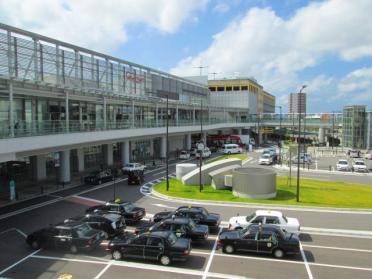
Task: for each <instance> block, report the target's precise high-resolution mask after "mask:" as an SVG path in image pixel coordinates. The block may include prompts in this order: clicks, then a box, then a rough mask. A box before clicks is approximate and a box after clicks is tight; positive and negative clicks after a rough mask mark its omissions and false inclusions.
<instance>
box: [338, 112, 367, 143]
mask: <svg viewBox="0 0 372 279" xmlns="http://www.w3.org/2000/svg"><path fill="white" fill-rule="evenodd" d="M369 115H370V114H369ZM342 119H343V126H342V129H343V145H344V146H345V147H351V148H360V149H364V148H366V146H367V137H370V135H369V134H370V132H369V133H368V132H367V128H368V127H367V113H366V106H357V105H354V106H345V107H344V110H343V117H342Z"/></svg>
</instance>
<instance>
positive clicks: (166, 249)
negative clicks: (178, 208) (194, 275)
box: [106, 231, 191, 266]
mask: <svg viewBox="0 0 372 279" xmlns="http://www.w3.org/2000/svg"><path fill="white" fill-rule="evenodd" d="M106 250H108V251H110V253H111V255H112V258H113V259H115V260H121V259H123V258H134V259H145V260H154V261H159V262H160V263H161V264H162V265H165V266H167V265H170V264H171V263H172V262H173V261H186V260H187V258H188V257H189V255H190V251H191V240H190V239H187V238H178V237H177V236H176V235H175V234H174V233H173V232H170V231H161V232H160V231H159V232H151V233H143V234H140V235H138V236H136V237H128V236H122V237H120V238H115V239H114V240H112V241H110V242H109V243H108V246H107V248H106Z"/></svg>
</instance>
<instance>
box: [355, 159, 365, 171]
mask: <svg viewBox="0 0 372 279" xmlns="http://www.w3.org/2000/svg"><path fill="white" fill-rule="evenodd" d="M353 170H354V171H356V172H367V171H368V170H367V166H366V164H365V163H364V161H362V160H355V161H354V163H353Z"/></svg>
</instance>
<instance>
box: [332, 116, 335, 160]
mask: <svg viewBox="0 0 372 279" xmlns="http://www.w3.org/2000/svg"><path fill="white" fill-rule="evenodd" d="M334 140H335V112H334V111H332V153H333V146H334Z"/></svg>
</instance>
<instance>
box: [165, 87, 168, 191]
mask: <svg viewBox="0 0 372 279" xmlns="http://www.w3.org/2000/svg"><path fill="white" fill-rule="evenodd" d="M166 113H167V119H166V126H167V132H166V148H165V165H166V174H165V175H166V180H167V191H169V162H168V160H169V141H168V136H169V131H168V130H169V111H168V94H167V106H166Z"/></svg>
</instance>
